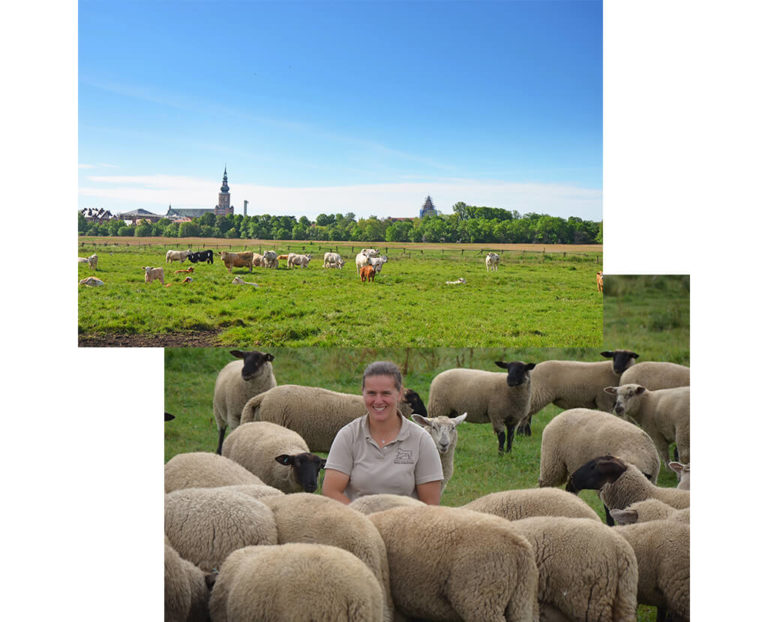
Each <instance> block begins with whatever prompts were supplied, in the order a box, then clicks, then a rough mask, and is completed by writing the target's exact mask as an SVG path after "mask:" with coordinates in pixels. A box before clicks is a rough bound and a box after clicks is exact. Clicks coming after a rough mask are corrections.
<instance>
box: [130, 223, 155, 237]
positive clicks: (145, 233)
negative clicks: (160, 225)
mask: <svg viewBox="0 0 768 622" xmlns="http://www.w3.org/2000/svg"><path fill="white" fill-rule="evenodd" d="M152 232H153V227H152V225H151V224H150V223H148V222H146V221H145V222H142V223H140V224H138V225H137V226H136V229H134V231H133V235H135V236H136V237H137V238H146V237H149V236H151V235H152Z"/></svg>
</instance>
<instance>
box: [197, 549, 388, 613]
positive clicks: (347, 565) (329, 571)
mask: <svg viewBox="0 0 768 622" xmlns="http://www.w3.org/2000/svg"><path fill="white" fill-rule="evenodd" d="M210 611H211V619H212V622H245V621H247V620H260V621H262V622H283V621H285V620H317V621H318V622H336V621H337V620H349V621H350V622H353V621H354V622H368V621H370V622H382V620H384V595H383V594H382V591H381V587H380V586H379V584H378V583H377V582H376V578H375V577H374V575H373V573H372V572H371V571H370V569H369V568H368V567H367V566H366V565H365V564H364V563H363V562H361V561H360V560H359V559H357V558H356V557H355V556H354V555H352V554H351V553H349V552H347V551H344V550H342V549H339V548H337V547H334V546H326V545H323V544H306V543H293V544H281V545H279V546H248V547H245V548H242V549H240V550H239V551H235V552H234V553H232V554H231V555H230V556H229V557H227V559H226V561H225V562H224V564H223V565H222V567H221V570H220V572H219V574H218V576H217V577H216V583H215V585H214V586H213V591H212V592H211V600H210Z"/></svg>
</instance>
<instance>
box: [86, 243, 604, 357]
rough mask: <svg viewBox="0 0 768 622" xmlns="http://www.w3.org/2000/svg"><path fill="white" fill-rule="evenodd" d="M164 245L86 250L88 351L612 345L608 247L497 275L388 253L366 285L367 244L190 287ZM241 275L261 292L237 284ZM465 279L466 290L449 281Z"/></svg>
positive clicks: (456, 252)
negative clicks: (93, 265)
mask: <svg viewBox="0 0 768 622" xmlns="http://www.w3.org/2000/svg"><path fill="white" fill-rule="evenodd" d="M272 244H274V243H272ZM175 246H176V247H178V246H179V244H178V241H175ZM190 246H191V247H192V248H195V246H194V245H190ZM185 247H186V246H185ZM271 247H272V246H271V245H270V246H262V245H256V244H253V245H251V246H249V248H253V249H254V250H257V251H258V250H259V249H261V250H264V249H266V248H271ZM166 248H168V246H166V245H163V244H159V245H156V246H150V245H146V244H144V245H138V244H137V245H132V246H128V245H126V246H116V245H112V246H104V244H103V243H102V244H96V243H95V242H94V243H89V242H88V241H87V240H86V241H84V242H83V243H81V246H80V249H79V254H80V256H88V255H90V254H91V253H94V252H95V253H97V254H98V256H99V263H98V269H97V270H96V271H95V273H92V272H91V271H90V270H89V268H88V267H87V266H86V265H84V264H80V265H79V267H78V271H79V273H78V274H79V278H84V277H85V276H88V275H90V274H95V276H97V277H99V278H100V279H102V280H103V281H104V282H105V286H103V287H95V288H86V287H81V288H80V292H79V298H78V301H79V308H78V334H79V339H80V344H81V345H122V344H125V345H176V344H179V345H215V346H238V347H244V348H249V347H253V346H254V345H258V346H260V347H274V346H297V347H302V346H332V347H355V346H366V345H371V344H381V343H385V344H388V345H390V346H392V347H434V346H453V347H491V346H516V347H546V346H555V345H556V346H568V347H591V346H596V345H598V344H599V343H600V342H601V338H602V296H601V295H600V294H599V293H598V292H597V289H596V286H595V282H594V281H595V272H596V271H597V270H599V269H600V267H601V262H602V253H601V251H600V250H599V249H600V247H597V250H595V249H594V248H593V247H589V248H592V250H583V249H570V248H567V247H565V248H564V247H559V248H558V249H555V248H551V247H546V248H545V247H541V246H539V247H538V249H539V250H535V249H534V250H528V249H526V248H516V247H514V245H507V247H499V248H497V249H496V250H497V251H500V252H501V253H502V263H501V267H500V268H499V270H498V271H497V272H487V271H486V269H485V264H484V257H485V253H486V252H487V250H490V249H489V248H485V249H483V248H480V247H479V245H477V246H469V245H468V246H466V247H460V246H445V247H442V248H441V247H439V246H437V245H425V246H424V247H416V246H413V245H410V246H409V245H400V246H397V247H395V246H391V245H380V246H379V248H381V250H382V252H384V253H385V254H387V255H388V257H389V261H388V262H387V263H386V264H385V265H384V267H383V270H382V272H381V274H379V275H378V276H377V277H376V281H375V282H373V283H366V284H363V283H361V282H360V281H359V279H358V278H357V275H356V269H355V265H354V254H355V253H356V252H357V251H358V250H359V249H360V247H359V245H358V247H357V248H356V249H353V247H351V246H343V245H338V246H337V245H335V243H334V245H333V246H329V245H328V244H325V245H318V244H314V245H312V244H310V243H291V244H287V243H286V244H284V245H282V246H280V247H278V248H279V250H280V251H281V252H288V251H289V250H290V251H300V250H304V251H306V252H310V253H312V255H313V258H312V261H311V262H310V264H309V267H308V268H307V269H293V270H289V269H288V268H286V267H285V266H284V262H281V263H282V264H283V265H281V267H280V268H279V269H277V270H268V269H265V268H254V271H253V273H249V272H248V270H247V269H246V268H234V269H233V272H232V274H230V273H228V272H227V270H226V268H225V267H224V265H223V262H222V261H221V260H220V259H218V258H217V259H216V260H215V263H214V264H213V265H209V264H196V265H195V266H194V269H195V271H194V273H193V274H192V278H193V282H192V283H186V284H183V283H182V280H183V277H185V276H187V275H186V274H174V271H175V270H178V269H180V268H182V267H184V268H186V267H188V266H189V265H190V264H189V263H188V262H185V264H184V265H183V266H182V265H180V264H179V263H178V262H174V263H172V264H166V263H165V250H166ZM242 248H243V247H242V245H240V246H236V247H235V250H239V249H242ZM337 248H338V251H339V252H340V253H341V254H342V255H343V256H344V258H345V260H346V261H347V264H346V265H345V266H344V268H343V269H341V270H332V269H323V268H322V256H323V253H324V252H325V251H327V250H336V249H337ZM541 249H544V250H545V251H547V249H548V250H549V251H550V252H542V250H541ZM143 266H154V267H160V266H162V267H164V268H165V271H166V283H170V287H163V286H162V285H161V284H160V283H159V282H153V283H150V284H146V283H145V282H144V271H143ZM235 275H239V276H242V277H243V278H244V279H245V280H246V281H252V282H256V283H258V284H259V286H260V287H258V288H253V287H250V286H238V285H234V284H232V278H233V276H235ZM459 277H463V278H465V279H466V281H467V284H466V285H460V286H450V285H446V284H445V282H446V281H449V280H450V281H453V280H457V279H458V278H459ZM150 337H151V338H154V339H152V340H150V341H144V340H143V339H145V338H150Z"/></svg>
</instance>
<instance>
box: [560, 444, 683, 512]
mask: <svg viewBox="0 0 768 622" xmlns="http://www.w3.org/2000/svg"><path fill="white" fill-rule="evenodd" d="M566 489H567V490H570V491H571V492H578V491H580V490H599V491H600V493H599V494H600V499H602V501H603V503H604V504H605V506H606V507H607V508H608V509H610V510H613V509H614V508H618V509H620V510H623V509H624V508H626V507H627V506H628V505H631V504H633V503H635V502H636V501H644V500H645V499H658V500H659V501H663V502H664V503H666V504H667V505H670V506H672V507H673V508H676V509H678V510H682V509H684V508H687V507H690V505H691V494H690V491H688V490H681V489H680V488H664V487H661V486H656V485H654V484H652V483H651V482H650V481H648V478H647V477H646V476H645V475H644V474H643V473H642V472H641V471H640V469H638V468H637V467H636V466H635V465H634V464H631V463H629V462H626V461H624V460H622V459H621V458H618V457H616V456H609V455H606V456H600V457H597V458H594V459H592V460H590V461H589V462H586V463H585V464H584V465H582V466H581V467H579V468H578V469H576V471H574V473H573V474H572V475H571V477H570V479H569V480H568V487H567V488H566Z"/></svg>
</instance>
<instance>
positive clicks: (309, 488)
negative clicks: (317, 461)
mask: <svg viewBox="0 0 768 622" xmlns="http://www.w3.org/2000/svg"><path fill="white" fill-rule="evenodd" d="M316 490H317V484H307V485H306V486H304V492H315V491H316Z"/></svg>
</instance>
